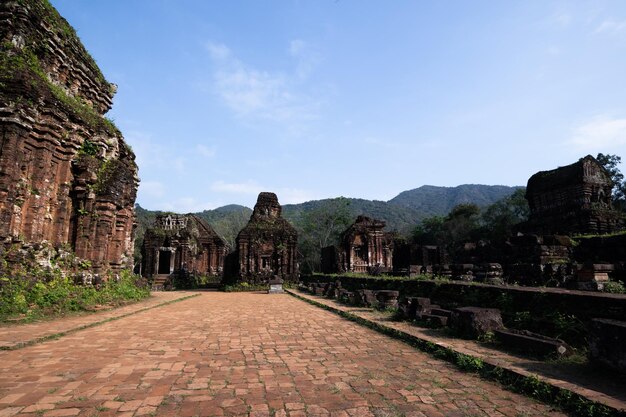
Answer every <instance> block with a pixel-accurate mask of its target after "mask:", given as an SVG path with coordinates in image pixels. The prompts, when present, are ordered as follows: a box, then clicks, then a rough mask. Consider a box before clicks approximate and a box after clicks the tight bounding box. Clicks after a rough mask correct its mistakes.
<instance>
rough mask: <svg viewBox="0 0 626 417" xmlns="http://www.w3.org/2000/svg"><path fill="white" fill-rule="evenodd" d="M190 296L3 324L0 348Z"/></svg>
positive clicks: (166, 295)
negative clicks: (87, 312)
mask: <svg viewBox="0 0 626 417" xmlns="http://www.w3.org/2000/svg"><path fill="white" fill-rule="evenodd" d="M190 295H194V293H192V292H184V291H177V292H153V293H152V296H151V297H150V298H147V299H145V300H142V301H139V302H136V303H133V304H129V305H127V306H124V307H120V308H115V309H110V310H105V311H101V312H99V313H96V314H81V315H77V316H70V317H65V318H62V319H57V320H54V321H41V322H36V323H29V324H21V325H15V324H9V325H7V324H4V325H1V326H0V349H13V348H15V347H19V346H20V345H22V344H24V343H32V342H33V341H35V340H37V339H41V338H45V337H50V336H52V335H55V334H59V333H64V332H69V331H73V330H75V329H78V328H81V327H84V326H89V325H93V324H95V323H97V322H99V321H103V320H111V319H115V318H118V317H122V316H124V315H128V314H133V313H135V312H137V311H139V310H143V309H147V308H151V307H155V306H157V305H159V304H163V303H167V302H171V301H174V300H178V299H181V298H185V297H189V296H190Z"/></svg>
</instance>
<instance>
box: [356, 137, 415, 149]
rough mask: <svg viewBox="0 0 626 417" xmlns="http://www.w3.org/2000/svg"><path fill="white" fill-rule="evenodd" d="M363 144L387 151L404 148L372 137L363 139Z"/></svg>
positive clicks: (398, 144)
mask: <svg viewBox="0 0 626 417" xmlns="http://www.w3.org/2000/svg"><path fill="white" fill-rule="evenodd" d="M365 143H367V144H368V145H374V146H375V147H376V146H378V147H383V148H389V149H398V148H401V147H402V146H405V145H403V144H401V143H398V142H392V141H389V140H384V139H378V138H374V137H368V138H365Z"/></svg>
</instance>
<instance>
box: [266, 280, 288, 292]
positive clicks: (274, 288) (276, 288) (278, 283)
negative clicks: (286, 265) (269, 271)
mask: <svg viewBox="0 0 626 417" xmlns="http://www.w3.org/2000/svg"><path fill="white" fill-rule="evenodd" d="M269 284H270V288H269V290H268V291H267V293H268V294H282V293H284V292H285V291H284V290H283V280H282V279H281V278H280V277H279V276H278V275H274V278H272V279H271V280H270V282H269Z"/></svg>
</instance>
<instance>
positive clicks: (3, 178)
mask: <svg viewBox="0 0 626 417" xmlns="http://www.w3.org/2000/svg"><path fill="white" fill-rule="evenodd" d="M0 22H1V23H0V44H1V46H0V49H1V52H0V86H2V87H1V89H0V140H1V147H0V239H1V240H2V241H3V242H4V243H5V245H9V244H25V245H28V244H30V243H32V242H48V243H49V244H51V245H53V246H56V247H60V246H64V247H67V246H69V247H70V248H71V249H72V250H73V251H74V252H75V253H76V255H78V256H79V257H80V258H83V259H86V260H88V261H90V262H91V265H92V267H93V270H94V271H95V272H106V271H116V270H119V269H121V268H124V267H126V266H128V265H129V262H131V261H132V251H133V244H132V243H133V224H134V221H135V216H134V203H135V197H136V191H137V184H138V178H137V166H136V164H135V161H134V159H135V156H134V154H133V152H132V150H131V149H130V148H129V147H128V145H127V144H126V143H125V142H124V139H123V137H122V134H121V133H120V132H119V130H117V128H116V127H115V126H114V125H113V124H112V123H111V122H110V121H108V120H107V119H106V118H105V117H104V114H105V113H106V112H107V111H108V110H109V109H110V107H111V104H112V98H113V95H114V92H115V86H114V85H113V84H110V83H108V82H107V81H106V80H105V79H104V77H103V76H102V74H101V72H100V70H99V69H98V67H97V66H96V64H95V62H94V61H93V59H92V58H91V57H90V56H89V54H88V53H87V51H86V50H85V48H84V47H83V45H82V44H81V43H80V41H79V40H78V38H77V37H76V34H75V32H74V30H73V29H72V28H71V27H70V26H69V25H68V24H67V22H66V21H65V20H64V19H63V18H62V17H61V16H59V14H58V13H57V12H56V10H54V9H53V8H52V7H51V6H50V4H49V3H48V2H47V1H45V0H28V1H3V2H0Z"/></svg>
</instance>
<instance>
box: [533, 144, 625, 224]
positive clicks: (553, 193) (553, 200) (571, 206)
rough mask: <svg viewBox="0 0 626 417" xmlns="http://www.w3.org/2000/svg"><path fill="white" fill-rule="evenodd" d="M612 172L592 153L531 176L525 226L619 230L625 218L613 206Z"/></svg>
mask: <svg viewBox="0 0 626 417" xmlns="http://www.w3.org/2000/svg"><path fill="white" fill-rule="evenodd" d="M612 189H613V181H612V180H611V175H610V174H609V173H608V172H607V171H606V169H604V167H603V166H602V165H601V164H600V163H599V162H598V161H597V160H596V159H595V158H594V157H593V156H591V155H587V156H586V157H584V158H581V159H580V160H578V161H577V162H575V163H573V164H571V165H567V166H564V167H560V168H556V169H553V170H551V171H541V172H538V173H536V174H535V175H533V176H532V177H530V179H529V180H528V185H527V186H526V199H527V200H528V205H529V207H530V218H529V220H528V222H526V223H525V224H523V225H522V227H521V228H522V230H523V231H525V232H529V233H535V234H544V235H549V234H565V235H572V234H589V233H593V234H602V233H611V232H615V231H617V230H618V229H620V228H621V227H622V226H623V223H622V222H623V219H622V218H621V215H620V213H619V212H618V211H616V210H615V209H614V208H613V206H612V199H611V190H612Z"/></svg>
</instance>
